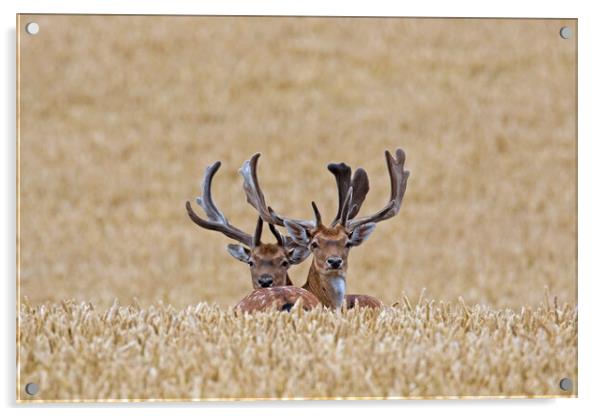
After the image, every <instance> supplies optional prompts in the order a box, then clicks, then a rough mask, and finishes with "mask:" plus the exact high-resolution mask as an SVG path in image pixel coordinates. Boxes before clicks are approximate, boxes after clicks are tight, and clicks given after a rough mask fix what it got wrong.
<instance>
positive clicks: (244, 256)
mask: <svg viewBox="0 0 602 416" xmlns="http://www.w3.org/2000/svg"><path fill="white" fill-rule="evenodd" d="M227 250H228V253H230V255H231V256H232V257H234V258H235V259H236V260H239V261H242V262H243V263H248V262H249V259H250V258H251V250H249V249H248V248H246V247H243V246H241V245H240V244H228V247H227Z"/></svg>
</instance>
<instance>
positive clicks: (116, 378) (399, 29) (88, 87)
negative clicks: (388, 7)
mask: <svg viewBox="0 0 602 416" xmlns="http://www.w3.org/2000/svg"><path fill="white" fill-rule="evenodd" d="M32 22H35V23H36V24H37V31H35V30H33V31H32V32H36V33H35V34H29V33H28V32H27V31H26V25H28V24H29V23H32ZM17 25H18V29H17V33H18V65H19V66H18V134H19V136H18V142H19V143H18V149H19V150H18V204H19V206H18V215H19V217H18V221H19V227H18V234H19V235H18V303H19V309H18V382H17V389H18V391H17V398H18V400H20V401H24V402H36V401H63V400H65V401H81V400H85V401H96V400H98V401H110V400H122V399H129V400H151V399H153V400H155V399H161V400H191V399H205V400H206V399H220V400H229V399H274V398H282V399H285V398H308V399H309V398H310V399H326V398H350V399H351V398H433V397H475V396H478V397H509V396H510V397H524V396H529V397H550V396H565V397H575V396H576V394H577V297H576V285H577V276H576V254H577V247H576V221H577V217H576V215H577V211H576V141H577V137H576V117H577V113H576V81H577V79H576V53H577V21H576V20H538V19H515V20H510V19H428V18H425V19H416V18H413V19H409V18H408V19H406V18H323V17H319V18H318V17H200V16H197V17H193V16H190V17H181V16H180V17H167V16H92V15H90V16H81V15H70V16H60V15H21V16H19V18H18V22H17ZM563 27H565V28H567V29H564V30H563V32H562V34H563V36H564V37H563V36H561V28H563ZM567 33H568V36H567ZM565 38H566V39H565ZM397 149H402V150H400V151H399V152H398V151H397ZM385 151H389V152H390V153H389V154H388V156H387V157H385V154H384V152H385ZM256 153H260V154H261V156H260V157H259V159H257V158H256V157H255V158H253V159H252V156H253V155H255V154H256ZM404 157H405V163H404V160H403V159H404ZM249 160H250V162H248V163H246V164H245V165H244V167H243V164H244V163H245V161H249ZM217 161H220V162H221V165H219V166H218V165H215V164H214V163H215V162H217ZM255 162H256V164H255ZM333 162H334V163H335V165H332V166H331V171H329V170H328V169H327V165H328V164H329V163H333ZM341 162H344V163H345V164H341ZM387 163H388V164H387ZM208 167H212V168H211V169H209V170H208V171H207V173H208V175H207V176H205V179H206V180H207V183H206V185H209V182H211V192H210V193H209V192H207V190H208V188H209V187H206V188H205V189H204V190H202V189H200V188H199V185H200V182H201V180H202V178H203V177H204V175H205V173H206V169H207V168H208ZM241 167H243V169H242V173H244V174H245V175H246V176H244V175H241V174H239V169H240V168H241ZM254 167H255V169H254ZM348 167H350V170H349V169H348ZM360 167H362V168H364V169H365V171H362V170H361V169H359V168H360ZM216 169H217V170H216ZM253 172H255V174H253ZM364 172H365V173H367V176H366V175H365V174H364ZM407 172H411V174H410V176H409V179H408V177H407ZM333 173H334V174H336V175H333ZM348 175H357V176H353V178H354V179H353V180H350V179H349V176H348ZM335 178H338V182H337V181H336V180H335ZM367 178H368V179H369V192H368V193H366V179H367ZM244 181H246V190H247V192H248V195H245V190H244V189H243V182H244ZM391 187H392V188H393V189H391ZM349 188H352V189H353V192H352V193H350V192H349ZM260 190H261V192H262V193H263V200H262V195H261V194H260ZM339 191H340V192H339ZM404 191H405V192H404ZM339 195H340V196H339ZM348 195H350V196H351V198H350V199H348ZM198 196H201V199H200V200H199V202H201V204H200V205H199V204H198V203H197V202H196V198H197V197H198ZM364 197H365V200H364V201H362V199H363V198H364ZM211 198H212V200H213V202H214V205H213V204H212V203H211ZM247 199H248V200H249V201H251V202H252V203H253V204H254V205H255V206H253V205H252V204H250V203H248V202H247ZM186 201H190V203H191V205H190V210H191V213H190V214H189V213H188V211H187V209H186V207H185V203H186ZM312 201H315V204H316V206H317V208H318V210H319V212H320V213H321V226H318V224H317V223H316V220H315V215H314V210H313V209H312V206H311V202H312ZM345 201H351V202H350V203H349V202H347V203H346V202H345ZM389 201H392V202H389ZM402 201H403V203H401V202H402ZM341 202H342V204H340V203H341ZM362 202H363V203H362ZM201 205H203V206H201ZM340 205H343V206H344V209H342V207H341V206H340ZM267 206H270V207H272V208H273V210H274V212H275V213H272V212H270V211H268V210H267ZM358 208H359V213H358ZM381 209H384V210H385V211H384V213H381V214H384V215H377V214H378V212H379V210H381ZM341 211H344V212H341ZM260 213H261V215H262V217H263V219H264V220H265V221H264V224H263V228H262V230H263V234H262V235H261V238H260V239H258V238H257V234H256V225H257V223H258V217H259V215H260ZM337 214H339V215H338V220H337V221H333V220H334V219H335V217H337ZM195 215H196V216H195ZM221 215H224V216H225V217H226V218H227V222H226V221H225V220H224V219H223V218H222V216H221ZM282 217H285V218H288V219H289V220H290V221H289V220H287V221H284V219H283V218H282ZM191 218H192V219H194V221H193V220H191ZM268 223H273V224H274V226H275V229H276V230H277V231H278V235H279V236H280V240H281V241H280V242H278V241H279V240H277V235H276V234H274V233H273V232H272V231H271V230H270V228H269V227H268ZM211 228H214V230H212V229H211ZM227 245H230V246H229V247H227ZM287 284H288V286H286V285H287ZM290 284H292V286H291V285H290ZM282 285H285V286H282ZM353 295H362V296H356V297H354V296H353ZM356 299H357V300H358V302H357V303H356V302H355V300H356ZM241 301H242V302H241ZM239 302H241V303H240V304H239ZM235 305H238V307H237V308H235ZM352 306H353V307H352ZM561 380H564V381H563V382H562V383H561Z"/></svg>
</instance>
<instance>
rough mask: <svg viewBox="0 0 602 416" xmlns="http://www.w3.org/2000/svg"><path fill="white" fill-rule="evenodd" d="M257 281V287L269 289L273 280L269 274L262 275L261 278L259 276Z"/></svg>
mask: <svg viewBox="0 0 602 416" xmlns="http://www.w3.org/2000/svg"><path fill="white" fill-rule="evenodd" d="M258 281H259V286H261V287H270V286H272V283H273V282H274V279H273V278H272V276H270V275H269V274H262V275H261V276H259V279H258Z"/></svg>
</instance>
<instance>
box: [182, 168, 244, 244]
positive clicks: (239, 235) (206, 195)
mask: <svg viewBox="0 0 602 416" xmlns="http://www.w3.org/2000/svg"><path fill="white" fill-rule="evenodd" d="M220 166H221V162H219V161H218V162H215V163H213V164H212V165H209V166H208V167H207V169H206V170H205V176H204V178H203V181H202V182H201V189H202V192H203V194H202V195H200V196H198V197H197V198H196V202H197V204H199V205H200V206H201V208H203V211H205V214H207V217H208V218H209V220H204V219H203V218H201V217H199V216H198V215H197V214H196V213H195V212H194V210H193V209H192V206H191V204H190V201H186V211H187V212H188V216H189V217H190V219H191V220H192V221H193V222H194V223H195V224H197V225H198V226H199V227H202V228H205V229H207V230H213V231H219V232H221V233H222V234H224V235H225V236H227V237H230V238H232V239H233V240H236V241H238V242H240V243H242V244H245V245H247V246H249V247H251V245H252V243H253V238H252V237H251V236H250V235H249V234H247V233H245V232H244V231H242V230H240V229H238V228H236V227H234V226H233V225H231V224H230V223H229V222H228V219H227V218H226V217H225V216H224V214H222V213H221V212H220V211H219V210H218V209H217V207H216V206H215V203H214V202H213V197H212V195H211V183H212V181H213V176H214V175H215V173H216V172H217V171H218V169H219V168H220Z"/></svg>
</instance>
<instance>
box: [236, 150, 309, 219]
mask: <svg viewBox="0 0 602 416" xmlns="http://www.w3.org/2000/svg"><path fill="white" fill-rule="evenodd" d="M259 156H261V154H260V153H255V154H254V155H253V156H252V157H251V159H249V160H246V161H245V162H244V163H243V165H242V167H241V168H240V169H239V171H238V172H239V173H240V174H241V175H242V177H243V179H244V182H243V188H244V190H245V194H246V196H247V202H248V203H249V204H251V205H252V206H253V207H254V208H255V209H256V210H257V212H258V213H259V216H260V217H261V218H262V219H263V220H264V221H266V222H268V223H270V224H274V225H279V226H284V221H292V222H295V223H297V224H299V225H300V226H302V227H304V228H308V229H312V228H314V227H315V225H316V223H315V222H313V221H304V220H296V219H292V218H286V217H283V216H281V215H278V214H277V213H276V212H275V211H274V210H273V209H272V208H271V207H269V206H267V205H266V203H265V197H264V196H263V192H262V190H261V186H259V181H258V180H257V161H258V160H259Z"/></svg>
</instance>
